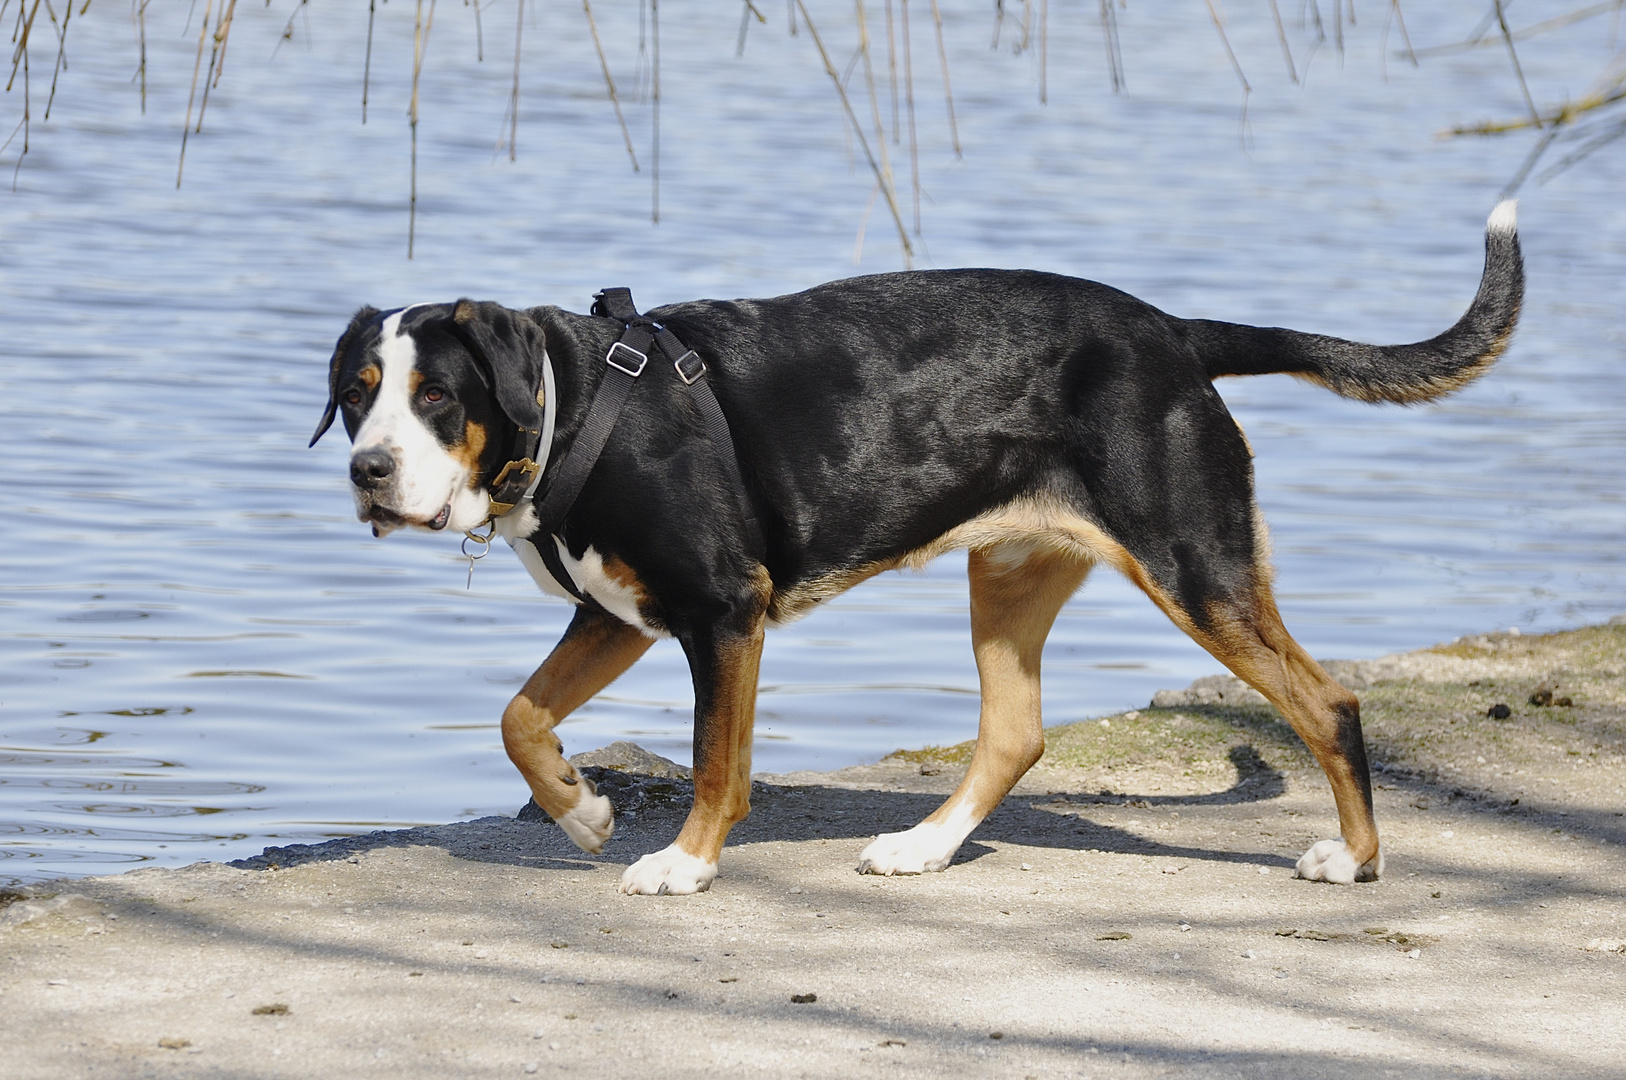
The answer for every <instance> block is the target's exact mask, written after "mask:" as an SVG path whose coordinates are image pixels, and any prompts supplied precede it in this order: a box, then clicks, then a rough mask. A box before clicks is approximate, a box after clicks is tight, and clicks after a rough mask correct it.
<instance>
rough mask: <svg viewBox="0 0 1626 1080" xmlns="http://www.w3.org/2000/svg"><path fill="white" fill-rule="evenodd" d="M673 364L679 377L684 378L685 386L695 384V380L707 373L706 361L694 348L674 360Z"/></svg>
mask: <svg viewBox="0 0 1626 1080" xmlns="http://www.w3.org/2000/svg"><path fill="white" fill-rule="evenodd" d="M672 366H673V367H674V368H676V369H677V373H678V378H680V379H682V380H683V384H684V385H685V386H693V385H694V381H695V380H696V379H698V378H700V376H702V375H704V374H705V373H706V362H705V361H704V360H702V359H700V354H699V353H697V352H695V351H694V350H693V349H690V350H689V351H688V352H686V353H684V354H683V355H682V356H680V357H678V358H677V359H676V360H673V361H672ZM691 373H692V374H691Z"/></svg>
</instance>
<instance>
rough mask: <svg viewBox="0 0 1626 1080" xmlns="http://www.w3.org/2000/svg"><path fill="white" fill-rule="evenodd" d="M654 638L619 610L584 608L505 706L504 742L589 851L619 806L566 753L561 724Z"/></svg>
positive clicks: (552, 811)
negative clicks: (613, 806)
mask: <svg viewBox="0 0 1626 1080" xmlns="http://www.w3.org/2000/svg"><path fill="white" fill-rule="evenodd" d="M653 643H654V642H653V639H652V638H649V637H647V636H646V635H644V634H642V633H640V632H639V631H638V630H636V629H635V628H633V627H631V626H628V625H627V624H626V623H624V622H622V621H621V620H619V619H617V618H615V617H614V616H611V615H607V614H605V613H604V612H602V611H597V610H594V609H591V608H588V607H579V608H577V609H576V616H575V618H573V619H571V621H570V626H569V628H568V629H566V630H565V636H564V637H562V638H560V639H559V644H557V645H555V646H554V647H553V652H551V653H549V654H548V658H547V659H546V660H544V661H542V666H541V667H539V668H537V669H536V673H535V674H534V675H532V676H531V677H530V679H528V680H527V681H526V683H525V688H524V689H523V690H521V691H520V692H519V693H518V694H517V695H516V696H515V697H514V700H513V701H510V702H509V703H508V708H506V709H504V710H503V714H502V742H503V748H504V749H506V750H507V751H508V757H509V760H511V761H512V762H513V763H514V764H515V765H516V766H518V767H519V771H520V773H521V774H522V775H523V776H524V777H525V782H526V783H527V784H529V785H530V786H531V796H532V797H533V798H534V799H535V800H536V805H538V806H540V807H541V808H542V809H543V810H544V811H546V812H547V814H548V816H549V817H551V818H553V820H554V821H556V822H558V823H559V827H560V828H562V829H564V831H565V833H566V835H568V836H569V837H570V839H571V840H573V841H574V842H575V843H576V846H577V847H579V848H581V849H582V850H583V851H592V852H597V851H598V850H599V849H601V848H602V847H603V846H604V842H605V841H606V840H608V839H609V838H610V833H611V832H612V831H613V829H614V827H615V821H614V811H613V810H612V809H611V807H610V800H609V799H607V798H605V797H604V796H602V795H599V794H598V793H596V792H595V791H594V790H593V785H592V783H591V782H589V781H587V780H585V779H584V778H583V777H582V775H581V774H580V773H578V772H577V771H576V768H575V766H573V765H571V764H570V763H569V762H568V761H566V760H565V758H564V747H563V745H562V744H561V743H560V742H559V738H558V736H556V735H555V734H554V733H553V729H554V727H555V725H557V724H558V723H559V721H561V720H563V719H564V718H565V717H566V716H569V715H570V713H571V712H573V711H574V710H575V709H576V708H578V707H579V706H580V705H582V703H584V702H585V701H587V699H589V698H591V697H592V696H593V695H594V694H596V693H598V692H599V691H600V690H602V689H604V688H605V687H606V686H608V685H610V683H611V682H613V681H614V680H615V679H616V677H617V676H619V675H620V674H621V673H622V672H624V671H626V670H627V668H629V667H631V666H632V664H633V662H634V661H635V660H637V659H638V658H639V657H640V656H642V655H644V653H645V651H647V650H648V649H649V646H650V645H651V644H653Z"/></svg>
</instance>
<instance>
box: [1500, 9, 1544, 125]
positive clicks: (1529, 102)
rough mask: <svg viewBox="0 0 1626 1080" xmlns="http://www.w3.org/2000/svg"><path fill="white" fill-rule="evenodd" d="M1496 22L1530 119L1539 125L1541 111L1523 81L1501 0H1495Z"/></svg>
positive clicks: (1521, 66) (1517, 54)
mask: <svg viewBox="0 0 1626 1080" xmlns="http://www.w3.org/2000/svg"><path fill="white" fill-rule="evenodd" d="M1496 23H1497V25H1498V26H1500V27H1501V28H1502V40H1503V41H1505V42H1507V55H1508V57H1509V58H1510V59H1511V60H1512V61H1513V74H1515V75H1517V76H1518V78H1519V91H1520V92H1521V93H1522V94H1524V103H1525V105H1526V106H1527V107H1528V108H1529V109H1530V119H1531V120H1532V121H1534V122H1535V125H1536V126H1537V127H1540V126H1541V111H1540V110H1539V109H1537V108H1536V99H1535V98H1533V97H1531V96H1530V85H1529V84H1528V83H1526V82H1525V81H1524V66H1523V65H1521V64H1520V63H1519V50H1518V49H1516V48H1514V46H1513V31H1511V30H1509V29H1508V28H1507V13H1506V12H1505V11H1503V10H1502V0H1496Z"/></svg>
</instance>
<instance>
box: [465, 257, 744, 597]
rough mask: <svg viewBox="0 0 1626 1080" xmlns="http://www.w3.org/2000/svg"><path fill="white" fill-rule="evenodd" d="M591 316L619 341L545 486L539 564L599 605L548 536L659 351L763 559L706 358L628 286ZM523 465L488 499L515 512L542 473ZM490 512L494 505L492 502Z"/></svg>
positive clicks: (599, 299)
mask: <svg viewBox="0 0 1626 1080" xmlns="http://www.w3.org/2000/svg"><path fill="white" fill-rule="evenodd" d="M592 313H593V314H594V315H597V316H599V317H601V318H607V319H614V320H616V321H617V322H619V323H620V324H621V326H622V332H621V340H619V341H617V342H616V343H615V344H614V345H612V346H610V351H609V352H608V353H607V354H606V355H605V357H604V363H605V366H606V370H605V372H604V378H603V379H601V380H600V381H599V384H598V389H597V390H596V391H595V392H594V394H593V403H592V405H590V406H589V407H588V410H587V419H586V420H584V421H583V422H582V426H581V430H580V431H578V432H577V433H576V438H575V440H574V441H573V442H572V443H571V445H570V449H569V451H567V452H566V454H565V458H564V460H563V461H562V462H560V464H559V471H558V473H557V474H556V475H555V476H554V478H553V483H551V484H549V485H548V491H547V494H545V495H544V496H543V497H542V499H541V500H540V501H539V502H538V503H537V504H536V520H537V526H536V529H535V530H534V531H533V532H532V533H531V536H532V538H533V544H534V546H535V548H536V550H537V554H538V555H540V556H541V557H542V563H543V565H544V566H546V567H547V568H548V573H550V574H552V575H553V578H554V580H555V581H557V582H558V583H559V584H560V586H562V587H563V588H565V589H566V590H568V591H569V592H570V594H571V595H572V596H574V597H575V598H576V599H577V600H579V601H581V602H582V603H583V604H587V605H589V606H591V607H594V608H597V607H599V606H600V605H599V604H598V603H597V602H596V601H595V600H593V598H592V597H590V596H587V595H586V594H584V593H583V592H582V591H581V590H580V589H579V588H577V586H576V582H575V580H574V579H573V578H571V576H570V574H569V572H568V571H566V570H565V567H564V563H563V561H562V560H561V559H560V558H559V546H558V544H556V543H555V542H554V539H553V538H554V536H555V535H556V534H557V533H558V532H559V530H560V528H561V527H562V526H563V525H564V521H565V516H566V515H567V514H569V513H570V508H571V507H572V506H574V505H575V503H576V497H577V496H578V495H580V494H581V490H582V487H583V486H584V485H585V484H586V483H587V477H588V474H589V473H591V472H592V471H593V466H594V465H595V464H596V463H597V462H598V459H599V455H600V454H602V453H603V452H604V446H605V444H606V443H608V442H609V440H610V433H611V432H612V431H613V430H614V429H615V424H616V421H617V420H619V419H620V417H621V411H622V409H623V408H625V407H626V404H627V399H628V398H629V397H630V396H631V395H632V388H633V386H634V384H636V383H637V381H638V379H639V377H640V376H642V375H643V373H644V370H645V368H647V367H648V365H649V360H650V357H651V356H652V355H653V354H655V353H657V352H658V353H659V354H660V355H661V356H662V357H664V358H665V359H666V360H667V361H668V362H670V363H671V365H672V370H673V371H675V372H676V373H677V377H678V378H679V379H680V380H681V381H682V382H683V384H684V385H685V386H687V387H688V388H689V393H690V395H691V396H692V398H693V400H694V404H695V408H697V409H698V410H699V411H700V415H701V418H702V419H704V420H705V422H706V432H707V434H708V435H709V436H710V441H711V445H712V449H713V450H714V452H715V453H716V455H717V461H718V464H719V465H720V466H721V467H722V469H723V472H724V474H725V476H726V478H727V480H728V483H729V486H730V487H731V488H732V490H733V491H734V492H735V493H736V495H737V497H738V499H739V504H740V510H741V513H742V514H743V516H744V520H745V526H746V534H747V542H748V543H749V545H750V548H749V551H750V553H751V554H752V555H754V556H756V557H758V558H760V557H761V556H762V553H763V550H764V549H763V540H762V528H761V526H760V525H759V524H758V522H757V518H756V514H755V513H754V512H753V511H752V509H751V501H750V498H749V496H748V495H747V494H746V490H745V481H744V479H743V478H742V477H741V475H740V463H739V459H738V458H737V456H736V455H735V452H734V438H733V436H732V435H731V434H730V433H729V430H728V419H727V418H726V417H725V416H724V415H723V408H722V406H721V405H719V404H718V402H717V395H716V394H714V393H712V390H711V387H710V385H708V384H707V382H706V371H707V368H706V365H705V362H704V361H702V360H701V359H700V356H699V354H698V353H696V352H695V351H694V350H693V349H689V348H686V347H685V346H684V345H683V343H682V342H681V341H679V340H678V339H677V335H675V334H673V333H672V332H671V331H670V330H668V329H667V328H666V327H664V326H662V325H661V324H660V323H658V322H656V321H654V320H653V319H650V318H647V317H645V316H643V315H640V314H638V309H637V307H636V306H634V304H633V302H632V291H631V290H630V289H605V290H604V291H603V292H601V293H599V294H598V295H597V296H595V297H594V298H593V308H592ZM534 454H535V452H534V451H533V453H532V455H531V456H533V457H534ZM527 466H529V467H530V470H534V471H539V467H538V466H536V465H535V464H534V463H533V462H532V461H531V459H530V457H527V458H525V459H524V460H522V461H516V462H511V463H510V464H509V465H508V466H505V467H504V469H503V471H502V472H501V473H499V474H498V476H497V479H496V480H495V481H493V484H492V492H491V498H492V502H493V504H497V505H503V504H506V505H507V507H508V509H512V508H513V506H514V505H517V504H518V502H520V501H521V500H522V499H523V498H525V496H526V495H527V494H530V493H531V492H534V490H535V487H536V480H537V479H539V477H537V476H535V475H534V473H533V472H532V471H528V470H527V468H526V467H527ZM493 509H494V510H495V505H494V507H493ZM504 512H506V511H504ZM537 541H540V542H537Z"/></svg>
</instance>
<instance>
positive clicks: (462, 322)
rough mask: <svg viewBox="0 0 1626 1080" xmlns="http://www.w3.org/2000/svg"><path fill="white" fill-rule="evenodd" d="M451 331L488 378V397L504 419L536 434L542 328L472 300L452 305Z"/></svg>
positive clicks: (524, 317) (526, 318) (495, 306)
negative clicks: (498, 408) (502, 413)
mask: <svg viewBox="0 0 1626 1080" xmlns="http://www.w3.org/2000/svg"><path fill="white" fill-rule="evenodd" d="M451 327H452V333H453V334H454V335H456V337H457V338H458V340H459V341H461V342H462V343H463V345H464V347H465V348H467V349H468V350H469V352H470V353H472V354H473V355H474V359H475V361H476V362H478V363H480V364H482V365H483V366H484V367H485V369H486V371H487V372H488V373H489V374H490V376H491V392H492V395H493V396H495V397H496V399H497V404H498V406H499V407H501V409H502V411H503V412H504V413H506V414H507V415H508V419H510V420H512V421H513V422H514V423H515V424H516V425H518V426H519V427H522V428H524V429H526V430H527V431H539V430H541V428H542V409H541V406H540V404H539V403H538V401H537V396H538V394H539V392H540V391H539V387H540V386H541V385H542V354H543V349H544V341H543V336H542V327H540V326H538V325H537V323H536V322H535V320H533V319H532V318H531V317H530V316H529V315H527V314H525V313H524V312H523V311H514V310H512V309H510V308H505V307H503V306H502V305H501V304H494V303H490V302H489V301H475V300H459V301H458V302H457V304H456V305H455V306H454V307H453V308H452V324H451Z"/></svg>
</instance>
